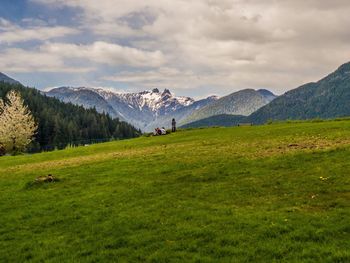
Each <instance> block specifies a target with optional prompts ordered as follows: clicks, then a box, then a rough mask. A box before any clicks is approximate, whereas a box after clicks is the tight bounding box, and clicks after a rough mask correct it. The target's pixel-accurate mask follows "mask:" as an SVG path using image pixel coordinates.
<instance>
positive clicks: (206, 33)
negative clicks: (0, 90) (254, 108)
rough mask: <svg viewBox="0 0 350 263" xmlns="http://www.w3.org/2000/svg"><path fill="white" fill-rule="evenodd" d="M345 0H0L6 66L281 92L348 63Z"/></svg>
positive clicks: (12, 71) (0, 58) (58, 81)
mask: <svg viewBox="0 0 350 263" xmlns="http://www.w3.org/2000/svg"><path fill="white" fill-rule="evenodd" d="M349 14H350V2H349V0H332V1H329V0H284V1H282V0H280V1H279V0H1V1H0V71H1V72H4V73H6V74H8V75H10V76H12V77H14V78H16V79H18V80H20V81H21V82H22V83H24V84H26V85H30V86H35V87H37V88H40V89H44V88H46V87H54V86H61V85H70V86H91V87H109V88H115V89H116V90H120V91H139V90H144V89H150V88H154V87H157V88H161V89H163V88H170V89H171V90H172V91H174V92H175V93H176V94H177V95H189V96H194V97H197V98H198V97H204V96H207V95H211V94H217V95H224V94H228V93H231V92H233V91H237V90H240V89H244V88H255V89H257V88H267V89H269V90H271V91H273V92H275V93H277V94H281V93H283V92H285V91H287V90H289V89H292V88H295V87H297V86H299V85H301V84H303V83H305V82H310V81H315V80H318V79H320V78H321V77H323V76H324V75H326V74H328V73H330V72H331V71H333V70H334V69H336V68H337V67H338V66H339V65H341V64H343V63H345V62H348V61H350V44H349V43H350V30H349V25H350V16H349Z"/></svg>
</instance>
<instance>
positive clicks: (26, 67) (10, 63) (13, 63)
mask: <svg viewBox="0 0 350 263" xmlns="http://www.w3.org/2000/svg"><path fill="white" fill-rule="evenodd" d="M0 70H1V71H6V72H65V73H84V72H89V71H92V70H94V68H92V67H76V66H69V65H67V64H65V62H64V60H63V59H62V58H61V57H60V56H57V55H55V54H50V53H43V52H39V51H28V50H24V49H20V48H9V49H6V50H4V51H2V52H0Z"/></svg>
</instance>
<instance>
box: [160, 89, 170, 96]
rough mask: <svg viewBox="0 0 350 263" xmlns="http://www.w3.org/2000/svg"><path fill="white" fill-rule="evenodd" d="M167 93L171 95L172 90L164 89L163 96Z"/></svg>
mask: <svg viewBox="0 0 350 263" xmlns="http://www.w3.org/2000/svg"><path fill="white" fill-rule="evenodd" d="M166 95H169V96H171V95H172V94H171V92H170V90H168V89H164V91H163V93H162V96H166Z"/></svg>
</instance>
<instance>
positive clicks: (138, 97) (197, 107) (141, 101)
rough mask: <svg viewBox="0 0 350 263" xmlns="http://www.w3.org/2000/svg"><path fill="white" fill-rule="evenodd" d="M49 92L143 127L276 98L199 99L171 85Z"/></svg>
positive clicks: (264, 94)
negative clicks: (182, 94) (124, 90)
mask: <svg viewBox="0 0 350 263" xmlns="http://www.w3.org/2000/svg"><path fill="white" fill-rule="evenodd" d="M45 94H46V95H47V96H50V97H55V98H58V99H59V100H61V101H64V102H71V103H73V104H77V105H82V106H84V107H86V108H92V107H95V108H96V110H97V111H99V112H106V113H108V114H109V115H111V116H112V117H114V118H119V119H121V120H124V121H127V122H129V123H131V124H132V125H134V126H135V127H137V128H140V129H141V130H143V131H152V130H153V129H154V128H155V127H163V126H164V127H169V125H170V123H171V119H172V118H175V119H176V121H177V122H178V124H180V125H181V124H185V123H188V122H190V121H192V120H197V119H200V118H205V117H210V116H213V115H217V114H242V115H249V114H250V113H252V112H253V111H255V110H256V109H258V108H260V107H262V106H264V105H266V104H267V103H269V102H270V101H271V100H272V99H274V98H275V95H273V94H272V93H271V92H269V91H266V90H259V91H255V90H243V91H239V92H235V93H233V94H230V95H228V96H225V97H223V98H220V99H219V98H218V97H216V96H210V97H207V98H205V99H201V100H197V101H196V100H194V99H192V98H190V97H177V96H175V95H174V94H172V93H171V92H170V90H168V89H165V90H164V91H162V92H161V91H159V90H158V89H153V90H149V91H142V92H138V93H118V92H115V91H110V90H105V89H101V88H99V89H94V88H86V87H79V88H75V87H58V88H54V89H51V90H49V91H46V92H45Z"/></svg>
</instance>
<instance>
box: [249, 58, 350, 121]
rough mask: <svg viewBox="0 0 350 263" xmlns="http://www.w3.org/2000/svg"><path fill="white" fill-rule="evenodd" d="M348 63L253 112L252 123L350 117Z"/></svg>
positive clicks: (349, 70)
mask: <svg viewBox="0 0 350 263" xmlns="http://www.w3.org/2000/svg"><path fill="white" fill-rule="evenodd" d="M349 101H350V63H346V64H344V65H342V66H341V67H339V68H338V69H337V70H336V71H335V72H333V73H332V74H330V75H328V76H327V77H325V78H323V79H322V80H320V81H318V82H316V83H308V84H305V85H303V86H301V87H299V88H297V89H294V90H291V91H288V92H287V93H285V94H284V95H282V96H279V97H278V98H276V99H275V100H273V101H272V102H271V103H269V104H268V105H266V106H265V107H262V108H261V109H259V110H258V111H256V112H254V113H253V114H252V115H251V116H249V119H250V121H251V122H254V123H258V124H260V123H265V122H266V121H267V120H269V119H271V120H286V119H302V120H303V119H304V120H305V119H313V118H336V117H343V116H350V104H349Z"/></svg>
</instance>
